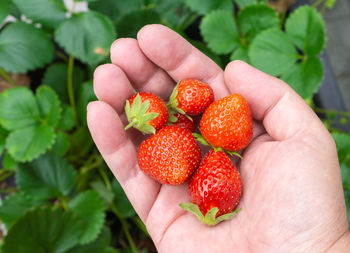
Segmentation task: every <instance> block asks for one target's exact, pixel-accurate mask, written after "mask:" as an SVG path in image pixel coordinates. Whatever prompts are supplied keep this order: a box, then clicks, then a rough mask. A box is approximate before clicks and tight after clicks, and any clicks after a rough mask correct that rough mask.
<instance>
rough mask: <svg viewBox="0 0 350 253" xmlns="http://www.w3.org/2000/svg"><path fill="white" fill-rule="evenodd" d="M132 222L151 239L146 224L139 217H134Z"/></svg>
mask: <svg viewBox="0 0 350 253" xmlns="http://www.w3.org/2000/svg"><path fill="white" fill-rule="evenodd" d="M132 220H133V221H134V222H135V224H136V226H137V227H138V228H139V229H140V230H141V231H142V232H143V233H144V234H145V235H146V236H147V237H150V235H149V233H148V231H147V228H146V226H145V224H144V223H143V222H142V220H141V219H140V218H139V217H138V216H133V217H132Z"/></svg>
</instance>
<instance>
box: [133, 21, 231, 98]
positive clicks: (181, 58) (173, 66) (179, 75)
mask: <svg viewBox="0 0 350 253" xmlns="http://www.w3.org/2000/svg"><path fill="white" fill-rule="evenodd" d="M137 39H138V43H139V46H140V48H141V50H142V51H143V53H144V54H145V55H146V56H147V57H148V59H150V60H151V61H152V62H153V63H155V64H156V65H158V66H159V67H160V68H162V69H164V70H165V71H166V72H167V73H168V74H169V75H170V76H171V77H172V78H173V79H174V80H175V81H176V82H177V81H180V80H182V79H185V78H195V79H199V80H201V81H203V82H205V83H207V84H208V85H210V86H211V87H212V88H213V90H214V95H215V98H216V99H218V98H221V97H224V96H227V95H228V90H227V88H226V86H225V85H224V78H223V70H222V69H221V68H220V67H219V66H218V65H217V64H216V63H215V62H213V61H212V60H211V59H210V58H209V57H207V56H206V55H204V54H203V53H202V52H201V51H199V50H198V49H197V48H195V47H194V46H192V45H191V44H190V43H189V42H188V41H187V40H185V39H184V38H183V37H181V36H180V35H179V34H177V33H176V32H174V31H173V30H171V29H169V28H168V27H165V26H163V25H147V26H145V27H143V28H142V29H141V30H140V31H139V33H138V34H137Z"/></svg>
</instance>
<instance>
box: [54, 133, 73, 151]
mask: <svg viewBox="0 0 350 253" xmlns="http://www.w3.org/2000/svg"><path fill="white" fill-rule="evenodd" d="M69 147H70V139H69V138H68V136H67V135H66V134H64V133H62V132H58V133H57V135H56V142H55V144H54V145H53V146H52V148H51V150H52V153H54V154H56V155H58V156H63V155H65V154H66V153H67V151H68V149H69Z"/></svg>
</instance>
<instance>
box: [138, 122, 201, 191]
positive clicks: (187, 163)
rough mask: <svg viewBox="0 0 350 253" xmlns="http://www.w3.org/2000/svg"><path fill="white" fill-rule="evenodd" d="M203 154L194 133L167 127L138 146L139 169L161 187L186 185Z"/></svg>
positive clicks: (175, 127) (179, 128)
mask: <svg viewBox="0 0 350 253" xmlns="http://www.w3.org/2000/svg"><path fill="white" fill-rule="evenodd" d="M200 160H201V151H200V149H199V146H198V144H197V143H196V140H195V139H194V137H193V136H192V133H191V132H190V131H189V130H187V129H183V128H181V127H177V126H165V127H163V128H162V129H161V130H159V131H158V132H157V133H155V134H154V135H152V136H151V137H150V138H148V139H146V140H144V141H143V142H142V143H141V145H140V146H139V150H138V163H139V166H140V169H141V170H142V171H143V172H144V173H145V174H147V175H149V176H150V177H152V178H154V179H156V180H157V181H158V182H160V183H162V184H171V185H177V184H182V183H183V182H185V181H186V180H187V179H188V178H189V177H190V176H191V175H192V173H193V172H194V171H195V170H196V169H197V167H198V166H199V163H200Z"/></svg>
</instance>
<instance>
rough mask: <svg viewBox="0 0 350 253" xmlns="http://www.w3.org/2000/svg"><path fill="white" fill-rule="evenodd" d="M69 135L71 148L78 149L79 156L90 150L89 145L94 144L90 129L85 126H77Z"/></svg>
mask: <svg viewBox="0 0 350 253" xmlns="http://www.w3.org/2000/svg"><path fill="white" fill-rule="evenodd" d="M71 137H72V142H71V143H72V145H73V146H72V148H75V149H76V150H78V152H79V153H80V155H81V156H84V155H86V154H87V153H88V152H90V149H91V147H92V146H93V145H94V142H93V140H92V138H91V134H90V131H89V129H88V128H87V127H86V126H82V127H79V128H78V129H77V130H76V131H75V132H74V133H73V135H72V136H71Z"/></svg>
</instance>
